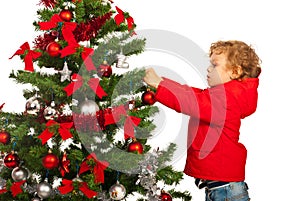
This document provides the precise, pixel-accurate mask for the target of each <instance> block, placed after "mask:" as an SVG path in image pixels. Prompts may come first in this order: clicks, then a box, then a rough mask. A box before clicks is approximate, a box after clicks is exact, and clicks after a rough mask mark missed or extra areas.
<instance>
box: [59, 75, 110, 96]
mask: <svg viewBox="0 0 300 201" xmlns="http://www.w3.org/2000/svg"><path fill="white" fill-rule="evenodd" d="M72 81H73V82H72V83H70V84H69V85H67V86H66V87H65V88H64V90H65V91H66V92H67V96H70V95H72V94H73V93H74V92H75V91H76V90H78V89H79V88H80V87H81V86H82V84H83V79H82V77H81V76H80V75H78V74H76V73H75V74H73V75H72ZM99 82H100V80H99V79H98V78H91V79H90V80H89V81H88V85H89V86H90V88H91V89H92V90H93V91H94V92H95V94H97V96H98V97H99V98H102V97H103V96H107V94H106V93H105V91H104V90H103V89H102V87H101V86H100V85H99Z"/></svg>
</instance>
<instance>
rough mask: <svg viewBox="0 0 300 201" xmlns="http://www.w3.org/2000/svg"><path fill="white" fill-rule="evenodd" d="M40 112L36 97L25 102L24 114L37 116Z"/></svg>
mask: <svg viewBox="0 0 300 201" xmlns="http://www.w3.org/2000/svg"><path fill="white" fill-rule="evenodd" d="M40 110H41V104H40V102H39V99H38V97H37V96H34V97H31V98H29V99H28V100H27V101H26V105H25V112H26V113H27V114H32V115H37V114H38V113H39V112H40Z"/></svg>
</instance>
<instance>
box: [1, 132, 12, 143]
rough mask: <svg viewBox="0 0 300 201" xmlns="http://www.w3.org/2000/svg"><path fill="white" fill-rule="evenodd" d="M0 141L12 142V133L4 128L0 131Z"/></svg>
mask: <svg viewBox="0 0 300 201" xmlns="http://www.w3.org/2000/svg"><path fill="white" fill-rule="evenodd" d="M0 143H2V144H4V145H7V144H9V143H10V134H9V133H8V132H6V131H5V130H4V129H2V130H1V131H0Z"/></svg>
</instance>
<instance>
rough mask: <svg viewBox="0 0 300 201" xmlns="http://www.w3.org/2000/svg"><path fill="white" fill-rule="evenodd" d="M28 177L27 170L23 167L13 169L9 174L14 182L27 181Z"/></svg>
mask: <svg viewBox="0 0 300 201" xmlns="http://www.w3.org/2000/svg"><path fill="white" fill-rule="evenodd" d="M29 175H30V173H29V170H28V169H27V168H24V167H15V168H14V169H13V170H12V172H11V177H12V178H13V180H14V181H15V182H19V181H23V180H27V179H28V178H29Z"/></svg>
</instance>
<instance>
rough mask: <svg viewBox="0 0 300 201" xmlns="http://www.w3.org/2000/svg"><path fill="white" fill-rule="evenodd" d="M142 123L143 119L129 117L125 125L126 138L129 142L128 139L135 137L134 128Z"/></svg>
mask: <svg viewBox="0 0 300 201" xmlns="http://www.w3.org/2000/svg"><path fill="white" fill-rule="evenodd" d="M140 122H141V119H140V118H138V117H135V116H127V118H126V120H125V123H124V138H125V140H127V139H128V138H130V137H131V138H133V137H134V127H135V126H138V125H139V124H140Z"/></svg>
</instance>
